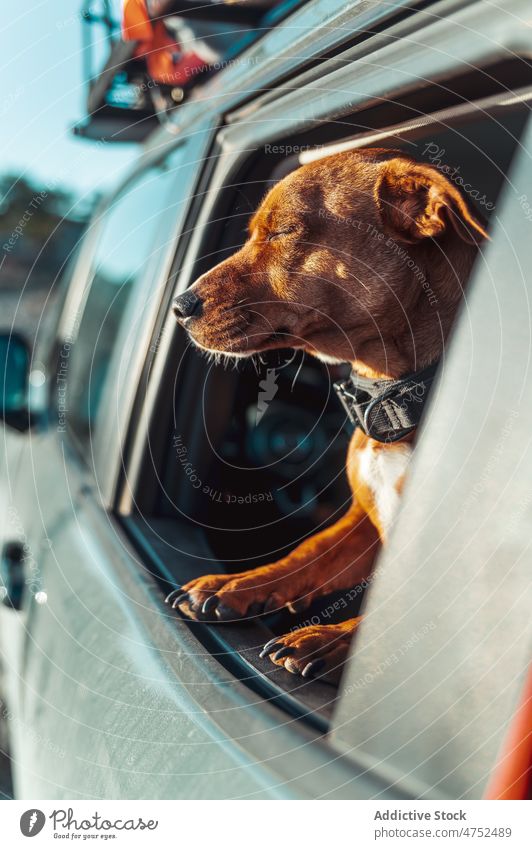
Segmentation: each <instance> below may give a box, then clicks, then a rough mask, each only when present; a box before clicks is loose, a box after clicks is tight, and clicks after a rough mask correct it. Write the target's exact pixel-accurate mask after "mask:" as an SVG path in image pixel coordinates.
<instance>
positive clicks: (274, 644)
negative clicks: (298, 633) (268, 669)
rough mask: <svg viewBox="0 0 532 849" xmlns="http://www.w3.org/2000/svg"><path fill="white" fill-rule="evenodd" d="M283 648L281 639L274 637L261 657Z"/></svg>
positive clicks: (263, 650) (265, 647)
mask: <svg viewBox="0 0 532 849" xmlns="http://www.w3.org/2000/svg"><path fill="white" fill-rule="evenodd" d="M282 647H283V644H282V643H281V642H279V637H274V638H273V640H270V641H269V642H267V643H266V645H265V646H264V648H263V649H262V651H261V653H260V655H259V657H266V655H268V654H271V653H272V652H274V651H275V650H276V649H280V648H282Z"/></svg>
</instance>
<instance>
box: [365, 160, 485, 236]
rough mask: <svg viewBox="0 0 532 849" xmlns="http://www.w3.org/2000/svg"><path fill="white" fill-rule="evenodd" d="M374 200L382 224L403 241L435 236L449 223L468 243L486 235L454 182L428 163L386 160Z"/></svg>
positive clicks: (378, 179) (442, 231)
mask: <svg viewBox="0 0 532 849" xmlns="http://www.w3.org/2000/svg"><path fill="white" fill-rule="evenodd" d="M375 200H376V202H377V206H378V208H379V212H380V214H381V217H382V220H383V222H384V224H385V225H386V227H387V228H388V229H391V230H392V231H393V232H394V233H395V235H396V237H397V238H399V239H401V240H402V241H404V242H409V243H410V244H414V243H415V242H418V241H419V240H420V239H426V238H433V239H434V238H437V237H438V236H440V235H441V234H442V233H444V232H445V230H446V229H447V228H448V227H449V226H452V227H453V228H454V229H455V230H456V232H457V233H458V235H459V236H460V238H461V239H463V240H464V241H465V242H468V243H469V244H479V242H481V241H482V239H487V238H489V237H488V235H487V233H486V231H485V230H484V228H483V226H482V225H481V224H480V223H479V222H478V221H477V220H476V219H475V218H474V216H473V215H472V214H471V212H470V211H469V209H468V206H467V204H466V202H465V201H464V199H463V197H462V195H461V194H460V192H459V191H458V189H457V188H456V186H453V184H452V183H451V182H450V180H448V179H447V178H446V177H445V176H444V175H443V174H440V172H439V171H438V170H437V169H436V168H433V167H432V166H430V165H420V164H418V163H417V162H413V161H410V160H408V159H406V158H405V159H403V158H400V157H398V158H396V159H391V160H389V161H388V162H386V164H385V165H384V166H383V170H382V172H381V174H380V175H379V177H378V178H377V182H376V184H375Z"/></svg>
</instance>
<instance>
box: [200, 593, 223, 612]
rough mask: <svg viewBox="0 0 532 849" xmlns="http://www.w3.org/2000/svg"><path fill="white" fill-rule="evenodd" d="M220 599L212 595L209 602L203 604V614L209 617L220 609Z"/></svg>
mask: <svg viewBox="0 0 532 849" xmlns="http://www.w3.org/2000/svg"><path fill="white" fill-rule="evenodd" d="M218 602H219V598H218V597H217V596H215V595H211V596H210V598H208V599H207V601H204V602H203V607H202V608H201V612H202V613H204V614H205V615H207V616H208V615H209V613H213V611H215V610H216V608H217V607H218Z"/></svg>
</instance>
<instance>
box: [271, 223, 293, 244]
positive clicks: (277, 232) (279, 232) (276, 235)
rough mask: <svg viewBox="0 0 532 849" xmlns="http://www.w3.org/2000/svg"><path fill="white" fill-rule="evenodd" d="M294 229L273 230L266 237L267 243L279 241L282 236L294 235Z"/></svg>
mask: <svg viewBox="0 0 532 849" xmlns="http://www.w3.org/2000/svg"><path fill="white" fill-rule="evenodd" d="M295 230H296V227H285V228H284V230H274V231H273V233H268V234H267V236H266V241H267V242H273V241H274V240H275V239H281V238H282V237H283V236H289V235H290V234H291V233H294V232H295Z"/></svg>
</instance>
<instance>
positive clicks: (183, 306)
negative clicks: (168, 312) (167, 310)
mask: <svg viewBox="0 0 532 849" xmlns="http://www.w3.org/2000/svg"><path fill="white" fill-rule="evenodd" d="M202 304H203V301H202V300H201V298H200V297H198V295H196V293H195V292H184V293H183V294H182V295H179V296H178V297H177V298H175V299H174V302H173V304H172V312H173V313H174V315H175V317H176V318H177V320H178V321H184V319H185V318H192V316H198V315H200V314H201V307H202Z"/></svg>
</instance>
